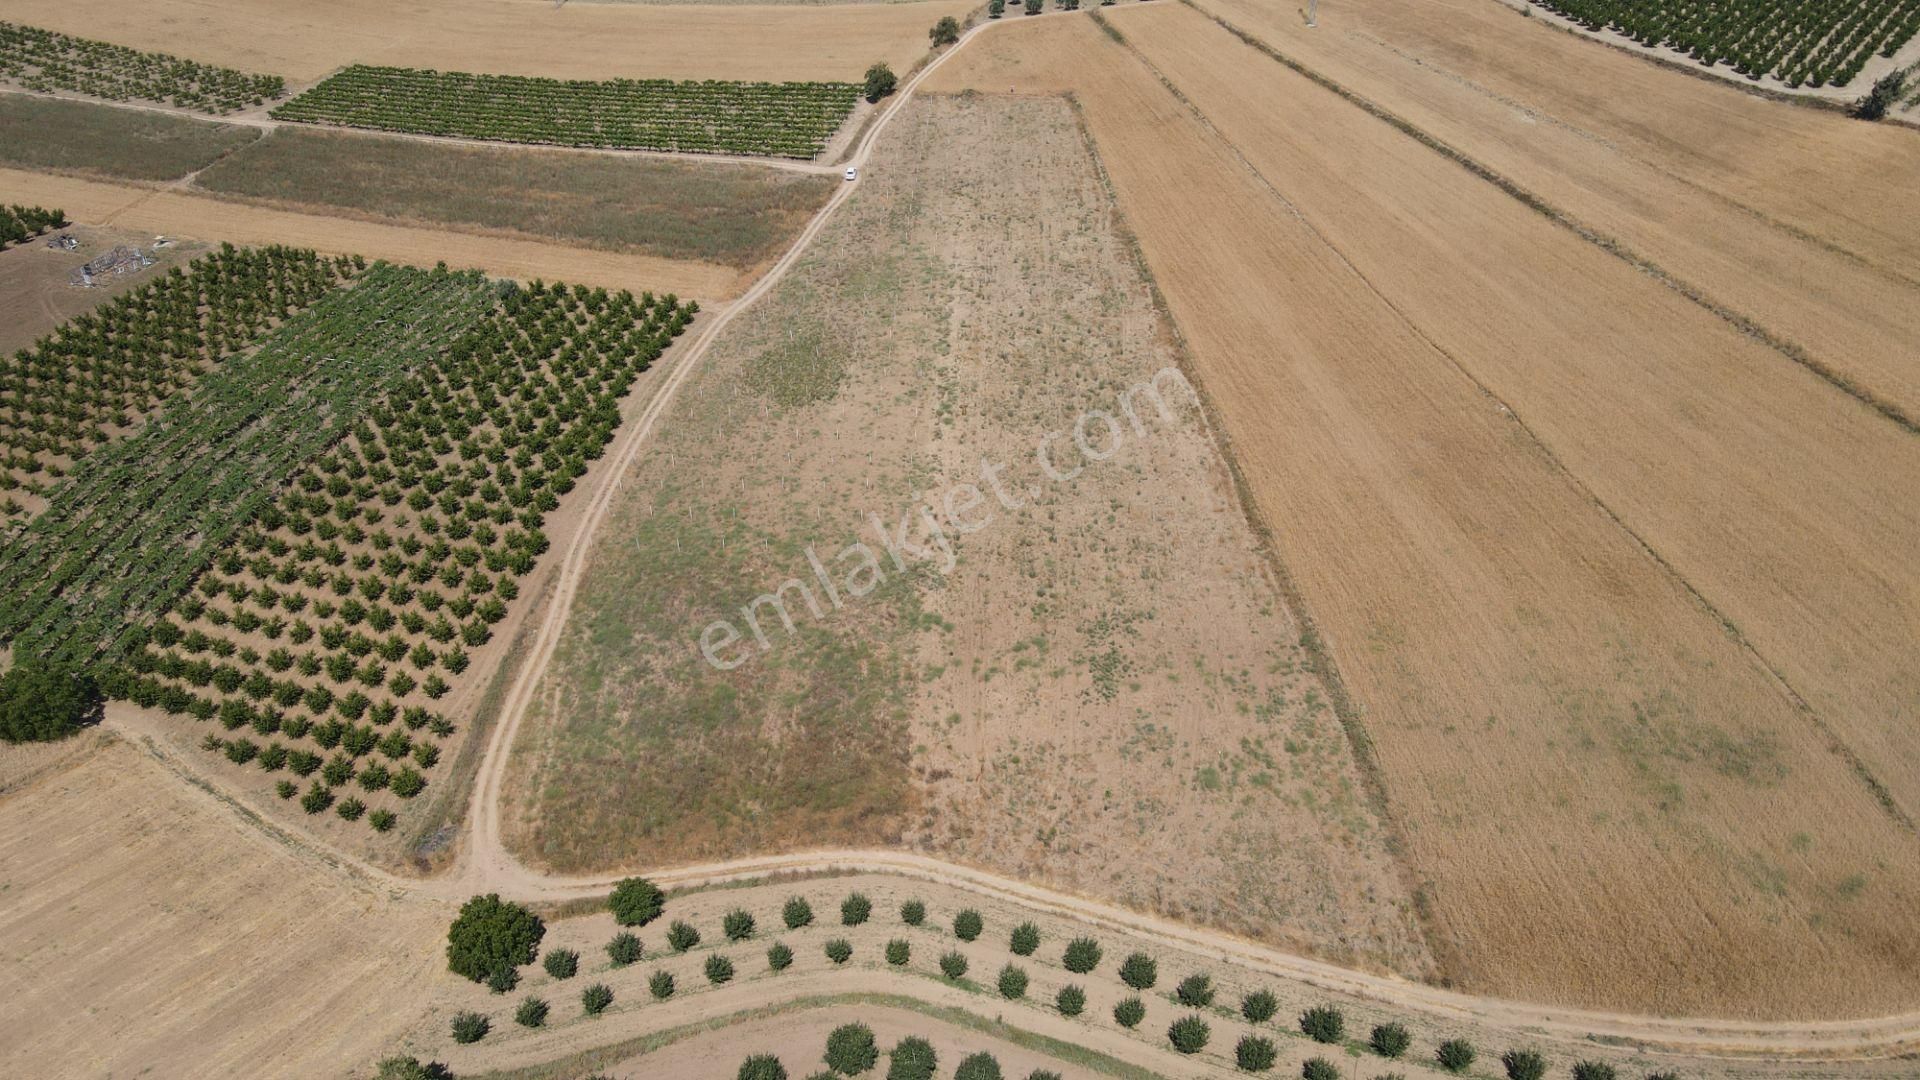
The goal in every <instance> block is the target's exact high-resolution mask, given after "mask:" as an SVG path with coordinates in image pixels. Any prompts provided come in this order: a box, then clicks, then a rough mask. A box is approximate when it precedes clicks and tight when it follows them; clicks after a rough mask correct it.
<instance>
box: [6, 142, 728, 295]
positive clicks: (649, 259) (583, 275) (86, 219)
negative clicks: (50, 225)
mask: <svg viewBox="0 0 1920 1080" xmlns="http://www.w3.org/2000/svg"><path fill="white" fill-rule="evenodd" d="M0 198H4V199H6V200H8V201H11V202H26V203H35V204H38V205H42V206H58V207H60V208H62V209H64V210H65V211H66V212H67V216H68V217H69V218H71V219H73V220H75V221H78V222H82V223H87V224H96V225H108V226H111V227H113V228H116V229H122V230H129V231H133V232H144V233H147V234H148V235H152V234H156V233H164V234H166V235H168V236H187V237H193V238H195V239H199V240H206V241H213V242H217V241H221V240H226V241H230V242H232V243H234V244H288V245H292V246H295V247H309V248H313V249H315V250H317V251H322V252H327V253H329V254H359V255H364V256H366V257H367V258H369V259H386V260H388V261H390V262H396V263H404V264H408V265H415V266H432V265H433V264H434V263H436V262H440V261H442V260H444V261H445V262H446V263H447V265H449V266H454V267H461V268H465V267H475V268H478V269H481V270H484V271H486V272H487V273H488V274H490V275H493V276H495V277H510V278H517V279H520V280H523V281H530V280H532V279H534V278H544V279H546V280H548V281H569V282H578V283H581V284H585V285H598V286H604V287H606V288H609V289H631V290H632V291H634V292H635V293H640V292H649V291H650V292H655V293H668V292H671V293H676V294H678V295H680V296H691V297H698V298H700V299H703V300H707V299H723V298H726V297H729V296H732V295H734V294H735V293H737V292H738V291H739V290H740V288H741V287H742V284H743V283H742V282H741V280H740V279H741V274H740V272H739V271H737V270H735V269H733V268H731V267H727V266H720V265H716V264H713V263H704V262H694V261H688V260H680V259H661V258H655V257H653V256H650V255H639V254H631V253H626V252H611V251H593V250H583V249H581V248H577V247H565V246H562V245H560V244H556V243H552V242H549V241H535V240H525V239H518V238H515V237H510V236H488V235H475V234H472V233H465V232H454V231H449V230H446V229H429V228H423V227H419V226H409V225H396V224H387V223H382V222H377V221H360V220H355V219H352V218H344V217H335V216H326V215H320V214H312V213H302V212H299V211H294V210H281V209H276V208H273V207H268V206H249V205H244V204H240V203H235V202H231V201H228V200H225V199H216V198H212V197H210V196H206V195H195V194H191V193H189V192H186V191H180V190H154V189H151V188H144V187H135V186H132V185H128V184H116V183H109V182H106V181H100V180H85V179H80V178H76V177H66V176H54V175H49V174H45V173H32V172H25V171H22V170H18V169H6V168H0Z"/></svg>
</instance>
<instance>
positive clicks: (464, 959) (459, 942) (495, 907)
mask: <svg viewBox="0 0 1920 1080" xmlns="http://www.w3.org/2000/svg"><path fill="white" fill-rule="evenodd" d="M546 933H547V927H546V924H545V923H543V922H541V921H540V916H538V915H535V914H534V913H533V912H531V911H528V910H527V909H526V908H523V907H521V906H520V905H519V904H510V903H508V902H506V901H505V900H502V899H500V896H499V894H498V893H488V894H487V895H485V896H476V897H474V898H473V899H471V900H469V901H467V902H466V904H465V905H463V906H462V907H461V908H460V917H459V918H457V919H455V920H453V926H452V927H451V928H449V929H448V930H447V967H448V968H450V969H451V970H453V971H454V972H455V973H456V974H460V975H465V976H466V977H467V978H469V979H472V980H473V981H474V982H483V981H485V980H486V979H487V977H488V976H490V975H492V974H494V973H495V972H497V971H500V970H502V969H506V970H511V969H513V968H516V967H519V966H520V965H522V964H531V963H533V954H534V950H535V949H537V948H538V947H539V945H540V939H541V938H542V937H544V936H546Z"/></svg>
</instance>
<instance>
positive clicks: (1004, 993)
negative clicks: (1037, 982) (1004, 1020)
mask: <svg viewBox="0 0 1920 1080" xmlns="http://www.w3.org/2000/svg"><path fill="white" fill-rule="evenodd" d="M994 985H995V986H997V987H999V989H1000V996H1001V997H1003V998H1006V999H1007V1000H1008V1001H1017V1000H1019V999H1020V998H1023V997H1026V996H1027V973H1026V972H1024V971H1021V970H1020V969H1019V968H1017V967H1014V966H1013V965H1012V964H1008V965H1007V966H1006V967H1003V968H1001V969H1000V978H999V979H998V980H997V981H996V982H995V983H994Z"/></svg>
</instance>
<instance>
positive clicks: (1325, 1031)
mask: <svg viewBox="0 0 1920 1080" xmlns="http://www.w3.org/2000/svg"><path fill="white" fill-rule="evenodd" d="M1300 1033H1301V1034H1302V1035H1305V1036H1306V1037H1307V1038H1309V1039H1312V1040H1313V1041H1314V1042H1317V1043H1337V1042H1339V1041H1340V1040H1341V1039H1342V1038H1344V1037H1345V1036H1346V1033H1347V1018H1346V1017H1345V1016H1343V1015H1341V1013H1340V1010H1339V1009H1336V1008H1334V1007H1333V1006H1331V1005H1316V1006H1314V1007H1313V1008H1311V1009H1308V1010H1307V1011H1306V1012H1303V1013H1301V1014H1300ZM1389 1056H1391V1055H1389Z"/></svg>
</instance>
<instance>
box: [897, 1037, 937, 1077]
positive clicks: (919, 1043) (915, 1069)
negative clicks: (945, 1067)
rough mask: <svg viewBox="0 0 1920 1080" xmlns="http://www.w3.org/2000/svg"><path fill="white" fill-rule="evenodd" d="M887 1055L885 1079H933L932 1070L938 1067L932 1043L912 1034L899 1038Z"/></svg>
mask: <svg viewBox="0 0 1920 1080" xmlns="http://www.w3.org/2000/svg"><path fill="white" fill-rule="evenodd" d="M888 1057H889V1058H890V1060H889V1061H888V1063H887V1080H933V1074H934V1070H936V1069H938V1068H939V1067H940V1057H939V1055H937V1054H935V1053H934V1052H933V1044H932V1043H930V1042H928V1041H927V1040H925V1039H922V1038H918V1037H916V1036H913V1035H909V1036H907V1037H906V1038H904V1039H901V1040H900V1043H899V1045H897V1046H895V1047H894V1048H893V1052H892V1053H891V1054H889V1055H888Z"/></svg>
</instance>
